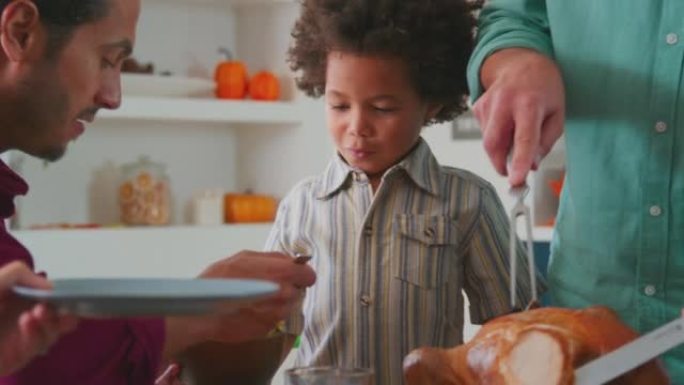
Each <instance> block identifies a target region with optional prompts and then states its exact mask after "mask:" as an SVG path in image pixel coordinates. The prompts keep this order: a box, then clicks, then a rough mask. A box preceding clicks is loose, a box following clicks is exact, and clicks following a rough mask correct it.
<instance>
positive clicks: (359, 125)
mask: <svg viewBox="0 0 684 385" xmlns="http://www.w3.org/2000/svg"><path fill="white" fill-rule="evenodd" d="M347 131H348V132H349V133H350V134H352V135H355V136H369V135H370V133H371V126H370V124H369V122H368V120H367V119H366V118H365V116H364V114H363V113H355V114H353V116H352V118H351V120H350V122H349V126H348V129H347Z"/></svg>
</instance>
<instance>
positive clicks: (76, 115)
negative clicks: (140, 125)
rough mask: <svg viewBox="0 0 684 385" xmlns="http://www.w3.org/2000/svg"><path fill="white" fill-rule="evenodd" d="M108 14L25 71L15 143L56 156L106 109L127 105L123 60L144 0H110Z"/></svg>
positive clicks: (38, 153) (18, 99) (36, 152)
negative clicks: (122, 75) (125, 101)
mask: <svg viewBox="0 0 684 385" xmlns="http://www.w3.org/2000/svg"><path fill="white" fill-rule="evenodd" d="M109 4H110V8H109V12H108V14H107V16H106V17H105V18H103V19H101V20H99V21H95V22H91V23H87V24H83V25H81V26H78V27H76V30H75V31H74V33H73V36H71V38H70V39H69V40H68V42H67V43H66V44H65V45H64V46H63V47H62V48H61V49H60V51H59V52H58V53H56V54H55V55H54V57H53V58H49V57H43V58H42V59H41V60H38V61H36V62H35V63H32V64H31V66H32V67H31V68H30V70H28V71H25V72H24V76H22V79H21V80H20V83H19V86H18V88H17V95H16V97H13V98H12V99H14V100H13V102H14V103H13V104H14V105H15V108H14V110H15V111H16V112H19V113H18V114H16V115H15V116H14V118H15V119H14V120H15V121H16V123H17V124H16V125H15V126H17V127H19V128H18V130H19V131H18V132H15V134H14V137H15V138H14V139H15V141H16V143H14V147H16V148H17V149H19V150H22V151H24V152H26V153H29V154H31V155H34V156H37V157H40V158H43V159H46V160H50V161H55V160H57V159H59V158H61V157H62V155H64V153H65V151H66V148H67V145H68V143H69V142H70V141H72V140H75V139H76V138H78V137H79V136H80V135H81V134H82V133H83V131H84V129H85V124H86V123H87V122H92V121H93V119H94V118H95V114H96V113H97V111H98V110H99V109H100V108H108V109H116V108H118V107H119V105H120V104H121V64H122V61H123V60H124V59H125V58H126V57H128V56H129V55H130V53H131V50H132V48H133V43H134V41H135V28H136V24H137V21H138V16H139V14H140V0H110V2H109Z"/></svg>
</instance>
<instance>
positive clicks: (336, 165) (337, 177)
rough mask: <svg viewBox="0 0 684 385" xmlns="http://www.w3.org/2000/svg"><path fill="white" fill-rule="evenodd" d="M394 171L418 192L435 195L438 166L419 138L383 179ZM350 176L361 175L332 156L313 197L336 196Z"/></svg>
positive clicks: (336, 156)
mask: <svg viewBox="0 0 684 385" xmlns="http://www.w3.org/2000/svg"><path fill="white" fill-rule="evenodd" d="M395 172H404V173H405V174H406V175H407V176H408V177H409V179H410V180H411V181H413V183H415V184H416V185H417V186H418V187H420V188H421V189H423V190H425V191H427V192H428V193H430V194H433V195H439V191H440V184H441V180H440V178H441V173H440V166H439V163H437V159H435V157H434V155H433V154H432V151H430V147H429V146H428V145H427V143H425V140H423V138H419V139H418V143H417V144H416V146H415V147H414V148H413V150H411V152H410V153H409V154H408V155H407V156H406V157H404V159H402V160H401V161H399V163H397V164H395V165H394V166H392V167H390V168H389V169H388V170H387V171H386V172H385V174H384V176H383V178H385V177H387V176H388V175H391V174H393V173H395ZM354 173H362V171H360V170H358V169H356V168H354V167H351V166H350V165H349V164H347V162H345V161H344V159H343V158H342V156H340V154H339V153H338V154H336V155H335V157H334V158H333V160H332V161H331V162H330V163H329V164H328V167H327V168H326V170H325V172H324V173H323V179H322V180H321V184H320V189H319V192H318V193H317V194H316V196H317V197H318V198H319V199H326V198H328V197H330V196H331V195H334V194H336V193H337V192H339V191H340V190H342V189H344V188H345V187H346V186H348V185H349V184H350V182H351V181H352V180H353V178H352V177H353V174H354Z"/></svg>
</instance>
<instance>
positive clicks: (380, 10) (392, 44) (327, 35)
mask: <svg viewBox="0 0 684 385" xmlns="http://www.w3.org/2000/svg"><path fill="white" fill-rule="evenodd" d="M480 6H481V2H480V1H477V0H474V1H469V0H303V1H302V11H301V15H300V17H299V19H298V20H297V22H296V24H295V27H294V29H293V31H292V37H293V38H294V43H293V45H292V47H291V48H290V50H289V52H288V63H289V65H290V68H291V69H292V70H293V71H295V72H297V79H296V81H297V86H298V87H299V88H300V89H301V90H302V91H304V92H305V93H306V94H308V95H309V96H312V97H320V96H322V95H323V94H324V93H325V76H326V73H325V72H326V68H327V57H328V53H329V52H330V51H341V52H349V53H352V54H359V55H368V56H378V57H383V56H384V57H398V58H400V59H403V61H404V62H405V63H406V65H407V66H408V68H409V73H410V77H411V81H412V84H413V86H414V87H415V89H416V91H417V92H418V94H419V95H420V96H421V97H422V98H423V99H424V100H426V101H429V102H435V103H440V104H442V105H443V106H444V108H443V109H442V110H441V111H440V112H439V113H438V114H437V116H436V117H435V118H434V120H433V121H432V122H430V123H436V122H443V121H448V120H452V119H454V118H455V117H456V116H457V115H458V114H460V113H461V112H463V111H465V110H466V108H467V106H466V100H467V92H468V91H467V90H468V88H467V83H466V67H467V64H468V59H469V57H470V54H471V52H472V49H473V35H474V29H475V18H474V12H475V11H476V10H477V9H478V8H479V7H480Z"/></svg>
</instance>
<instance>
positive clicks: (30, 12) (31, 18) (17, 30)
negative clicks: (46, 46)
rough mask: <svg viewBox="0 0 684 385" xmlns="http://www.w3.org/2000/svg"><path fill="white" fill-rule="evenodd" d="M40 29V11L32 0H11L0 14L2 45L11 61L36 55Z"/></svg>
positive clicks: (0, 42)
mask: <svg viewBox="0 0 684 385" xmlns="http://www.w3.org/2000/svg"><path fill="white" fill-rule="evenodd" d="M40 31H41V24H40V13H39V12H38V8H36V5H35V4H34V3H33V2H32V1H31V0H14V1H10V2H9V3H8V4H7V5H6V6H5V9H4V10H3V11H2V14H0V45H1V46H2V50H3V51H4V54H5V56H6V57H7V59H8V60H10V61H15V62H16V61H22V60H26V59H27V58H30V57H32V56H35V55H36V53H37V52H38V51H39V48H40V47H39V46H40V44H39V36H40Z"/></svg>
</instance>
